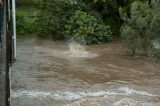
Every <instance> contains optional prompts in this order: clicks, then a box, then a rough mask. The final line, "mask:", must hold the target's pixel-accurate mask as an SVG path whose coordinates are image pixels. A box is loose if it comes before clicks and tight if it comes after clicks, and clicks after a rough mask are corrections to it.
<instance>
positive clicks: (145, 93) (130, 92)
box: [119, 87, 156, 96]
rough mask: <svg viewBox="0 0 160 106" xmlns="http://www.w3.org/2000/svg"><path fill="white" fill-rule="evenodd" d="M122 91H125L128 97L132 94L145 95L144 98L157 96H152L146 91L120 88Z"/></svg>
mask: <svg viewBox="0 0 160 106" xmlns="http://www.w3.org/2000/svg"><path fill="white" fill-rule="evenodd" d="M119 90H120V91H124V92H125V94H126V95H131V94H138V95H144V96H156V95H153V94H150V93H148V92H146V91H137V90H134V89H131V88H128V87H121V88H119Z"/></svg>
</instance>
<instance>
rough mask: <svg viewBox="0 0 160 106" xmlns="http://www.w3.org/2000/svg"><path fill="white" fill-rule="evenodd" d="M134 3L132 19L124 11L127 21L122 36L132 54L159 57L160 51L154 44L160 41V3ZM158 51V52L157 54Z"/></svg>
mask: <svg viewBox="0 0 160 106" xmlns="http://www.w3.org/2000/svg"><path fill="white" fill-rule="evenodd" d="M156 5H157V6H155V4H154V3H153V4H149V3H148V2H133V3H132V5H131V10H130V17H127V15H126V14H125V13H123V12H122V11H121V12H122V16H123V19H124V20H125V22H124V24H123V26H122V27H121V35H122V37H123V38H124V40H125V42H126V46H127V51H128V53H130V54H133V55H134V54H139V55H146V56H149V57H150V56H155V55H156V56H158V54H157V53H159V50H156V49H155V47H154V45H153V44H154V42H157V41H159V40H160V36H159V32H160V29H159V28H158V26H160V12H159V10H158V11H157V8H158V7H159V6H160V5H158V3H156ZM156 51H157V52H156Z"/></svg>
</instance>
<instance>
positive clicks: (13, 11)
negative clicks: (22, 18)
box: [12, 0, 17, 59]
mask: <svg viewBox="0 0 160 106" xmlns="http://www.w3.org/2000/svg"><path fill="white" fill-rule="evenodd" d="M12 18H13V46H14V54H13V58H14V59H16V56H17V54H16V49H17V48H16V5H15V0H12Z"/></svg>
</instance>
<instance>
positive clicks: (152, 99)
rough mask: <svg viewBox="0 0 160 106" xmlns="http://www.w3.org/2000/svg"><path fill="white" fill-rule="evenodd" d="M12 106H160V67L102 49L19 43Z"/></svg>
mask: <svg viewBox="0 0 160 106" xmlns="http://www.w3.org/2000/svg"><path fill="white" fill-rule="evenodd" d="M17 48H18V50H17V54H18V57H17V61H16V63H15V64H14V66H13V68H12V93H11V96H12V105H11V106H160V64H158V63H157V64H156V63H153V62H150V61H148V60H141V59H137V58H134V57H130V56H127V55H126V54H125V52H124V47H123V44H122V43H121V42H120V41H115V42H113V43H108V44H103V45H91V46H85V47H83V46H80V45H78V44H75V43H66V42H53V41H47V40H38V39H20V40H18V42H17Z"/></svg>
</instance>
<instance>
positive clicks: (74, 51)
mask: <svg viewBox="0 0 160 106" xmlns="http://www.w3.org/2000/svg"><path fill="white" fill-rule="evenodd" d="M65 55H68V56H69V57H82V58H95V57H97V54H93V53H90V52H88V51H87V50H86V49H85V46H82V45H80V44H78V43H74V42H72V43H70V44H69V51H67V52H65Z"/></svg>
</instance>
